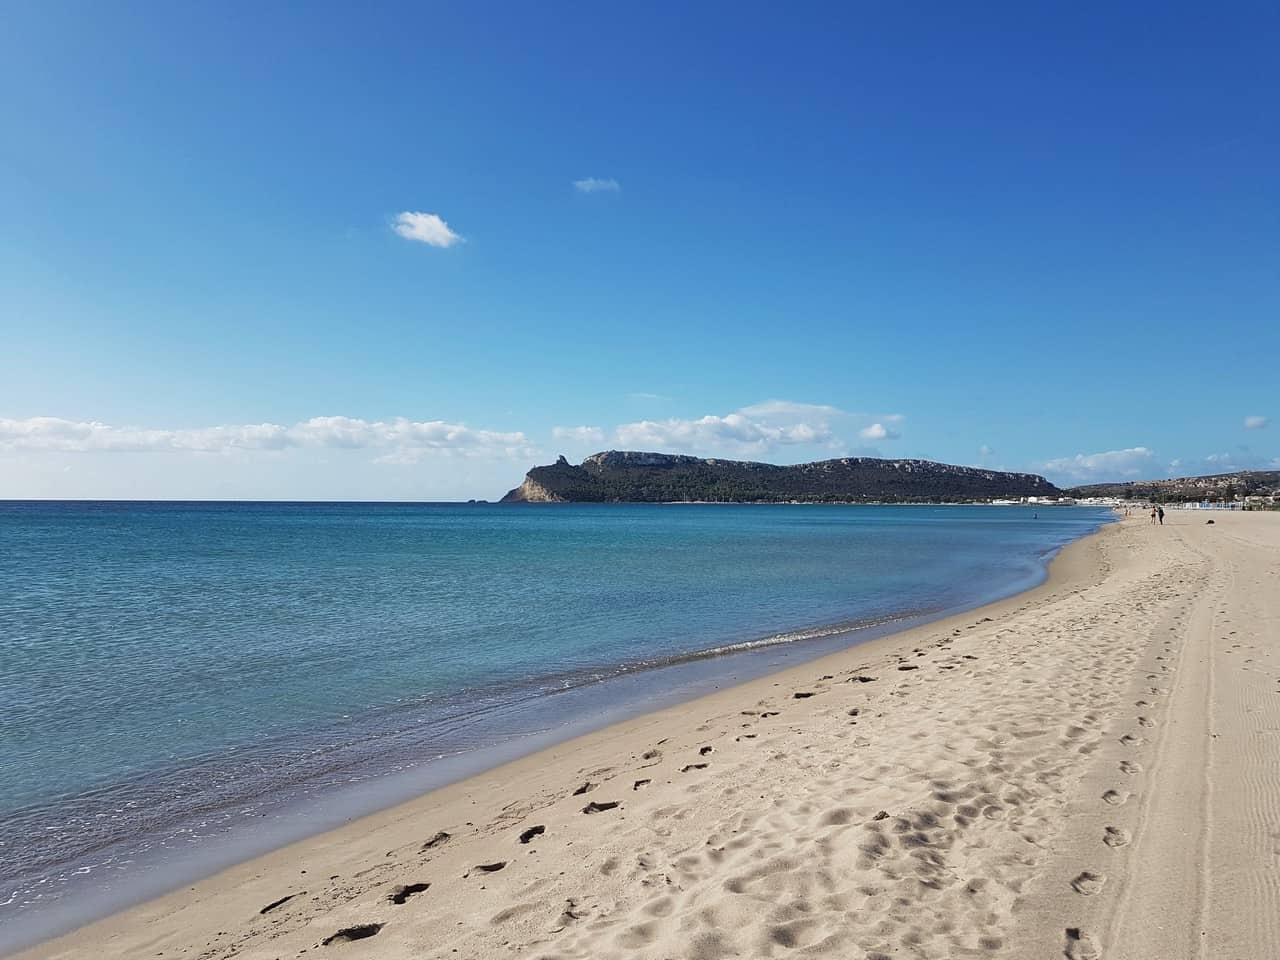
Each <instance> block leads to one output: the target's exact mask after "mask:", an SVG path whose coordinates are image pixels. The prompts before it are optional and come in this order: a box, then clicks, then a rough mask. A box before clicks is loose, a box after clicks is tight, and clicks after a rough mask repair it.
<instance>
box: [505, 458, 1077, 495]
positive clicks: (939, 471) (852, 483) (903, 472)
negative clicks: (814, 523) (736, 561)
mask: <svg viewBox="0 0 1280 960" xmlns="http://www.w3.org/2000/svg"><path fill="white" fill-rule="evenodd" d="M1059 494H1060V491H1059V490H1058V488H1057V487H1055V486H1054V485H1053V484H1051V483H1050V482H1049V481H1048V480H1046V479H1045V478H1044V477H1040V476H1036V475H1035V474H1030V473H1003V472H1001V471H998V470H984V469H981V468H978V467H958V466H952V465H950V464H945V463H934V462H932V461H929V460H879V459H875V458H872V457H844V458H841V459H839V460H820V461H818V462H816V463H800V464H796V465H794V466H786V467H780V466H775V465H773V464H769V463H753V462H750V461H739V460H705V459H702V458H700V457H686V456H676V455H672V454H663V453H636V452H632V451H618V450H609V451H607V452H605V453H597V454H594V455H593V456H590V457H587V458H586V459H585V460H583V461H582V463H581V464H580V465H578V466H574V465H573V464H571V463H569V461H567V460H566V459H565V458H564V457H561V458H560V459H559V460H557V461H556V462H555V463H553V464H550V465H549V466H545V467H534V468H533V469H532V470H530V471H529V472H528V474H526V475H525V479H524V482H523V483H522V484H520V486H518V487H516V488H515V489H514V490H512V491H511V492H510V493H508V494H507V495H506V496H505V497H503V498H502V502H503V503H668V502H691V501H709V502H716V503H787V502H791V501H800V502H804V503H847V502H881V503H940V502H950V501H957V500H989V499H992V498H1004V497H1023V496H1040V497H1054V496H1058V495H1059Z"/></svg>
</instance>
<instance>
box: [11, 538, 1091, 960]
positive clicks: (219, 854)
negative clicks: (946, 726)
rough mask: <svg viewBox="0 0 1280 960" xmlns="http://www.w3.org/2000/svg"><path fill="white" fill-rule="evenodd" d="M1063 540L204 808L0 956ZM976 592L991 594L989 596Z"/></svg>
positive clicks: (845, 640)
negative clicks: (419, 749) (234, 803)
mask: <svg viewBox="0 0 1280 960" xmlns="http://www.w3.org/2000/svg"><path fill="white" fill-rule="evenodd" d="M1096 522H1097V524H1098V526H1106V525H1108V524H1109V523H1110V522H1111V521H1110V520H1109V518H1107V517H1105V516H1104V515H1101V514H1100V515H1099V516H1098V518H1097V521H1096ZM1090 535H1091V534H1085V535H1084V536H1085V537H1086V538H1087V537H1088V536H1090ZM1074 542H1078V540H1077V541H1073V543H1074ZM1065 546H1070V544H1067V545H1065ZM1062 549H1063V546H1056V547H1051V548H1047V549H1045V550H1044V551H1043V552H1042V553H1041V554H1039V556H1038V558H1037V560H1036V562H1035V564H1034V566H1032V565H1030V564H1028V569H1027V571H1026V572H1025V573H1024V574H1023V575H1022V576H1020V577H1018V578H1016V579H1010V580H1009V581H1008V582H1007V583H1003V584H1002V585H1001V586H1000V587H998V588H991V587H989V588H987V589H986V590H985V591H979V590H970V591H967V592H969V593H970V594H971V596H972V597H973V599H967V600H963V601H961V602H958V603H952V604H950V605H949V606H948V607H947V608H944V609H925V610H923V611H915V612H904V613H897V614H893V615H886V616H881V617H875V618H872V619H869V620H865V621H862V622H844V623H841V622H835V623H830V624H826V623H823V624H820V625H818V626H813V625H810V626H806V627H804V628H801V629H796V630H791V631H784V632H783V633H780V634H769V635H765V636H756V637H754V638H752V639H751V640H748V641H740V642H735V643H732V644H729V645H727V647H719V648H712V649H709V650H699V651H696V652H693V653H689V654H681V655H679V656H676V657H673V658H671V659H669V660H666V661H663V662H660V663H654V662H638V663H636V664H633V665H632V666H630V667H626V668H623V669H620V670H619V671H618V672H617V673H615V674H612V675H610V676H608V677H605V678H604V679H602V680H597V681H592V682H588V683H582V684H574V685H572V686H571V687H569V688H566V689H564V690H557V691H555V692H554V694H547V695H544V696H539V697H535V698H533V699H531V700H528V701H514V702H513V703H511V704H507V705H505V706H503V705H499V706H498V707H497V708H496V710H497V712H496V713H495V714H494V717H493V718H492V719H491V721H490V725H491V726H493V725H494V724H496V725H497V726H494V728H493V730H492V731H491V733H492V736H489V737H487V738H486V739H483V740H473V741H472V742H470V743H467V742H466V741H465V740H462V741H458V744H457V745H456V749H451V750H447V751H445V752H442V753H439V754H438V755H434V754H433V755H431V759H430V760H427V761H423V762H420V763H416V764H413V765H409V766H395V765H392V766H387V765H386V764H385V763H384V764H383V767H384V768H385V769H378V770H373V771H371V772H370V773H369V774H368V775H366V772H362V771H361V770H360V769H357V768H351V771H350V772H351V775H350V777H349V778H348V776H347V774H346V773H345V772H343V771H342V770H338V771H336V772H335V775H334V776H333V777H331V778H330V779H329V780H328V781H327V783H326V784H325V785H324V786H322V787H319V788H318V789H317V788H313V787H311V786H306V787H302V786H301V785H300V786H299V788H294V787H285V788H282V791H281V793H280V799H279V800H275V799H272V800H269V801H265V802H264V801H263V800H262V799H261V798H259V797H254V803H255V805H256V806H257V807H259V808H260V809H263V810H265V811H266V812H265V813H262V814H259V813H256V812H255V813H253V814H252V816H249V815H247V814H242V815H241V819H240V822H237V823H234V824H233V823H232V820H231V817H232V816H233V815H234V813H235V811H234V807H228V808H227V811H226V813H227V816H226V817H224V816H223V815H222V814H220V813H211V814H209V815H208V817H207V818H206V819H205V821H204V823H203V825H202V827H203V829H202V832H201V834H200V836H201V837H202V839H200V840H199V842H198V845H193V846H192V847H184V846H182V845H181V842H180V841H179V842H178V843H177V844H174V843H165V842H164V841H165V840H166V838H167V837H168V836H169V835H170V833H172V831H173V828H169V827H165V828H164V829H165V831H166V832H165V833H162V834H158V835H157V837H158V839H159V840H160V841H161V842H160V843H154V842H148V843H147V845H146V846H145V847H143V848H142V853H141V855H140V856H139V855H138V854H132V853H128V852H125V853H122V854H121V855H123V856H128V857H129V860H128V861H126V863H127V864H131V865H130V866H129V867H128V869H127V871H126V872H125V873H124V874H122V875H120V876H119V877H117V878H116V879H115V880H106V881H103V880H95V879H93V878H90V879H89V880H88V881H87V882H86V881H76V880H75V879H74V878H73V879H71V880H70V881H69V883H68V881H66V880H64V881H62V883H63V884H67V885H65V886H59V887H56V888H53V896H55V897H56V898H57V899H56V900H54V901H53V902H52V903H51V904H50V905H49V906H46V907H44V908H38V909H36V910H31V911H29V912H28V913H27V914H26V915H24V914H23V913H21V912H20V913H17V914H15V916H14V917H12V918H10V921H9V922H7V923H5V924H3V926H4V927H7V928H8V929H7V931H6V933H7V934H8V937H7V939H8V942H7V943H6V944H5V945H4V946H3V947H0V955H5V951H13V950H17V949H25V948H27V947H28V946H31V945H35V944H39V943H41V942H44V941H46V940H48V939H50V938H57V937H59V936H63V935H66V934H67V933H70V932H73V931H74V930H76V929H79V928H81V927H83V926H85V925H87V924H91V923H94V922H97V921H99V920H101V919H105V918H109V917H111V916H114V915H116V914H119V913H120V912H122V911H127V910H130V909H132V908H134V907H136V906H137V905H139V904H143V903H145V902H147V901H149V900H152V899H154V898H156V897H161V896H164V895H165V894H167V893H169V892H171V891H173V890H176V889H179V888H182V887H185V886H189V885H190V884H192V883H199V882H200V881H202V880H203V879H205V878H208V877H210V876H214V875H216V874H218V873H220V872H222V871H224V870H227V869H231V868H233V867H234V866H236V865H237V864H241V863H245V862H248V861H251V860H253V859H255V858H257V857H260V856H263V855H266V854H269V853H271V852H272V851H276V850H280V849H282V848H285V847H288V846H289V845H291V844H295V843H299V842H305V841H306V840H307V839H309V838H312V837H315V836H319V835H323V834H324V833H326V832H328V831H331V830H333V829H339V828H341V827H342V825H344V824H349V823H350V822H352V821H353V820H355V819H359V818H363V817H367V816H369V815H376V814H378V813H380V812H385V811H387V810H390V809H394V808H395V807H397V806H399V805H400V804H402V803H405V802H412V801H413V800H414V799H417V798H420V797H422V796H424V795H427V794H430V793H431V792H433V791H436V790H438V789H440V788H442V787H446V786H449V785H451V784H455V783H457V782H459V781H462V780H465V779H466V778H468V777H474V776H478V775H482V774H484V773H485V772H487V771H489V770H492V769H494V768H495V767H499V766H501V765H502V764H504V763H508V762H511V761H513V760H517V759H519V758H521V757H523V756H528V755H532V754H536V753H537V752H538V751H540V750H546V749H548V748H550V747H553V746H555V745H556V744H558V743H563V742H566V741H570V740H573V739H574V738H576V737H579V736H582V735H585V734H590V733H592V732H596V731H600V730H603V729H605V728H607V727H609V726H611V725H613V724H616V723H620V722H626V721H627V720H630V719H634V718H636V717H640V716H643V715H645V714H648V713H652V712H654V711H656V710H661V709H664V708H666V707H670V706H674V705H679V704H681V703H685V702H688V701H690V700H693V699H696V698H698V697H701V696H704V695H706V694H707V693H709V692H711V691H714V690H718V689H721V688H722V687H724V686H725V685H726V684H738V683H742V682H746V681H750V680H753V679H757V678H760V677H763V676H767V675H770V674H772V673H775V672H777V671H780V670H784V669H787V668H789V667H791V666H794V665H795V664H798V663H805V662H811V661H813V660H816V659H819V658H821V657H824V656H828V655H830V654H831V653H833V652H837V653H838V652H842V651H845V650H848V649H852V648H853V647H859V646H862V645H865V644H867V643H870V642H874V641H875V640H876V639H877V638H879V637H882V636H885V635H893V634H898V633H901V632H903V631H905V630H910V629H915V628H919V627H921V626H923V625H927V624H930V623H933V622H935V621H937V620H938V619H939V618H940V617H951V616H956V615H960V614H962V613H964V612H966V611H969V610H973V609H977V608H979V607H983V606H985V605H987V604H989V603H991V602H993V601H992V600H991V599H990V596H993V595H994V596H996V597H997V599H999V596H998V595H999V593H1000V592H1002V591H1005V590H1011V591H1013V592H1012V593H1008V594H1006V597H1011V596H1018V595H1021V594H1022V593H1024V592H1025V591H1026V590H1028V589H1034V588H1035V586H1037V585H1038V584H1039V583H1040V582H1042V581H1043V580H1044V578H1045V577H1047V576H1048V575H1049V573H1048V567H1049V564H1050V562H1051V560H1052V558H1053V557H1055V556H1056V555H1057V554H1058V553H1059V552H1060V551H1061V550H1062ZM1028 559H1030V558H1028ZM983 592H985V593H987V594H988V596H986V597H984V596H983V595H982V594H983ZM564 698H568V701H567V702H566V700H565V699H564ZM553 702H554V707H553V706H551V704H552V703H553ZM566 714H567V715H568V717H567V719H566V718H565V715H566ZM522 718H523V720H522ZM549 718H551V719H549ZM517 722H527V724H528V725H526V726H522V727H520V728H519V729H517V728H516V727H513V726H512V724H513V723H517ZM507 728H510V729H509V730H508V729H507ZM424 729H425V728H424ZM503 730H506V731H507V732H506V733H505V734H502V731H503ZM500 734H501V735H500ZM493 737H497V739H493ZM246 762H248V759H246ZM339 778H341V779H339ZM286 790H287V791H288V792H287V793H286V792H284V791H286ZM222 823H225V824H227V826H222V825H221V824H222ZM210 826H212V828H213V829H212V830H211V829H210ZM113 856H116V855H114V854H113ZM75 866H76V864H75V863H72V864H71V865H70V866H67V867H65V868H63V873H62V875H63V877H71V876H72V875H71V874H70V872H69V871H71V870H72V869H73V868H74V867H75ZM49 875H50V876H56V875H55V874H49ZM28 876H33V877H34V876H39V874H34V873H33V874H28ZM105 876H107V877H110V876H111V874H110V873H107V874H106V875H105ZM24 883H26V885H27V887H28V889H38V888H35V887H34V885H33V884H32V883H30V882H28V881H24ZM77 883H79V884H80V885H79V886H77ZM117 891H126V892H123V893H118V892H117ZM47 897H48V895H47V894H46V898H47ZM11 944H16V945H11Z"/></svg>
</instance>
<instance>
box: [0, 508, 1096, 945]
mask: <svg viewBox="0 0 1280 960" xmlns="http://www.w3.org/2000/svg"><path fill="white" fill-rule="evenodd" d="M1036 512H1038V513H1039V517H1038V518H1036V517H1035V516H1034V514H1035V513H1036ZM1108 519H1110V514H1109V512H1107V511H1102V510H1096V509H1090V508H1068V507H1055V508H1039V509H1038V510H1037V509H1036V508H1021V507H931V506H920V507H883V506H876V507H871V506H867V507H860V506H786V505H778V506H727V505H680V506H675V505H672V506H659V505H617V506H614V505H573V506H570V505H545V506H524V507H511V506H507V507H498V506H486V505H434V504H431V505H419V504H209V503H203V504H177V503H157V504H141V503H127V504H126V503H96V504H95V503H7V504H0V542H2V543H3V545H4V550H3V552H2V553H0V583H3V584H4V585H5V588H4V592H3V593H2V594H0V624H3V626H2V627H0V713H2V714H3V729H4V731H5V735H4V737H3V739H2V740H0V763H3V765H4V769H5V770H6V771H7V775H6V778H5V779H4V781H3V782H0V877H3V882H4V884H5V886H4V888H3V889H0V929H7V933H6V935H5V937H4V938H3V939H4V940H6V941H10V939H11V937H12V938H18V937H21V939H23V940H30V939H34V937H35V936H36V935H37V934H39V935H47V934H49V933H52V932H56V931H57V930H58V929H64V928H66V927H68V926H70V925H72V924H73V923H74V922H78V921H82V920H84V919H88V917H89V916H92V915H95V914H100V913H102V912H105V911H106V910H109V909H113V908H117V907H120V906H123V905H125V904H127V903H128V902H132V901H134V900H137V899H139V898H141V897H142V896H146V895H148V894H152V893H158V892H160V891H161V890H162V889H164V888H165V887H166V886H169V885H172V884H174V883H179V882H184V881H185V880H188V879H191V878H192V877H194V876H197V875H199V874H200V873H203V872H207V871H208V870H210V869H213V868H216V867H217V866H221V865H225V864H226V863H229V862H232V861H234V860H235V859H240V858H243V857H245V856H249V855H251V854H253V853H256V852H260V851H261V850H264V849H267V848H269V847H270V846H273V845H277V844H279V843H282V842H286V841H287V840H290V839H295V838H297V837H299V836H302V835H305V834H306V833H308V832H312V831H314V830H318V829H323V828H325V827H327V826H332V825H334V824H336V823H338V822H341V820H342V819H344V818H346V817H349V816H351V815H352V814H354V813H359V812H367V811H369V810H372V809H376V808H377V807H379V806H385V805H387V804H389V803H392V802H395V801H396V800H398V799H403V798H405V797H407V796H410V795H412V794H414V793H417V792H421V791H422V790H425V789H428V788H430V787H432V786H436V785H439V784H440V783H443V782H447V781H448V780H451V779H456V778H458V777H460V776H465V775H466V774H468V773H471V772H474V771H475V770H477V769H479V768H482V767H484V766H489V765H492V764H494V763H498V762H501V761H502V760H505V759H509V758H510V757H513V756H516V755H519V754H521V753H526V752H528V751H530V750H533V749H536V748H538V747H540V746H543V745H546V744H547V743H550V742H554V741H555V740H558V739H563V738H565V737H567V736H570V735H573V734H574V733H578V732H582V731H584V730H586V729H589V728H591V727H593V726H599V725H601V724H603V723H605V722H609V721H610V720H612V719H617V718H618V717H620V716H623V715H626V714H628V713H636V712H641V711H643V710H646V709H652V708H654V707H656V706H659V705H662V704H663V703H665V702H670V701H672V700H674V699H679V698H680V697H683V696H690V695H693V694H695V693H697V692H700V691H702V690H705V689H709V688H710V687H711V686H713V685H716V684H721V683H724V682H730V681H732V680H736V679H743V678H745V677H747V676H753V675H759V674H762V673H765V672H768V671H770V670H772V669H775V668H776V667H777V666H779V665H782V664H784V663H786V662H794V658H798V657H807V656H817V655H819V654H821V653H824V652H828V651H829V650H832V649H836V648H838V647H842V646H847V645H849V644H850V643H853V642H858V641H859V640H861V639H864V638H866V637H869V636H873V635H878V634H882V633H884V632H887V631H890V630H894V629H898V628H899V627H901V626H903V625H905V621H907V620H910V619H912V618H919V617H922V616H933V615H940V614H942V613H945V612H951V611H954V610H957V609H962V608H965V607H971V606H975V605H978V604H981V603H984V602H987V601H990V600H993V599H996V598H998V597H1001V596H1007V595H1009V594H1012V593H1015V592H1017V591H1019V590H1022V589H1025V588H1027V587H1029V586H1032V585H1034V584H1035V583H1037V582H1039V580H1041V579H1042V578H1043V575H1044V568H1045V563H1046V561H1047V557H1048V556H1049V555H1051V554H1052V552H1053V551H1054V550H1056V549H1057V548H1058V547H1060V546H1062V545H1063V544H1065V543H1067V542H1070V541H1071V540H1074V539H1077V538H1078V537H1080V536H1082V535H1084V534H1085V533H1088V532H1090V531H1091V530H1093V529H1095V528H1096V527H1098V526H1099V525H1100V524H1102V523H1104V522H1106V521H1107V520H1108ZM709 654H714V655H709Z"/></svg>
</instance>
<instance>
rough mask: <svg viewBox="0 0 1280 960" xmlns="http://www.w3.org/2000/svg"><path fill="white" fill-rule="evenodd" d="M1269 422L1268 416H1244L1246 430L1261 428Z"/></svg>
mask: <svg viewBox="0 0 1280 960" xmlns="http://www.w3.org/2000/svg"><path fill="white" fill-rule="evenodd" d="M1270 422H1271V418H1270V417H1259V416H1252V417H1245V418H1244V428H1245V429H1246V430H1261V429H1262V428H1263V427H1265V426H1266V425H1267V424H1269V423H1270Z"/></svg>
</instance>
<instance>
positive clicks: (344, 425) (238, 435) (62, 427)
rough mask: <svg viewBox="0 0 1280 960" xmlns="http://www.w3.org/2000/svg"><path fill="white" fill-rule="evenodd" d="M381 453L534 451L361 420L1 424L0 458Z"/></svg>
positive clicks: (496, 437) (510, 442) (393, 456)
mask: <svg viewBox="0 0 1280 960" xmlns="http://www.w3.org/2000/svg"><path fill="white" fill-rule="evenodd" d="M307 447H310V448H330V449H344V450H361V449H369V450H381V451H386V452H385V453H384V454H383V455H382V456H381V457H379V458H378V459H379V461H380V462H387V463H395V462H412V461H415V460H417V459H418V458H420V457H422V456H425V455H427V454H432V453H444V454H464V455H469V456H499V457H525V456H532V455H535V454H536V453H537V449H536V448H535V447H534V445H533V444H532V443H531V442H530V441H529V438H528V437H526V436H525V434H524V433H522V432H519V431H516V432H502V431H495V430H475V429H472V428H471V427H468V426H466V425H464V424H460V423H447V422H445V421H443V420H427V421H414V420H409V419H407V418H405V417H397V418H395V419H392V420H377V421H369V420H361V419H359V418H355V417H312V418H311V419H310V420H304V421H301V422H299V423H295V424H293V425H292V426H285V425H282V424H278V423H250V424H229V425H219V426H213V427H196V428H179V429H162V428H151V427H133V426H124V427H118V426H112V425H111V424H107V423H101V422H98V421H75V420H64V419H62V418H60V417H28V418H27V419H25V420H16V419H11V418H4V417H0V452H4V451H29V452H42V451H43V452H55V453H101V452H110V453H201V454H219V453H229V452H232V451H280V450H287V449H291V448H307Z"/></svg>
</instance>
